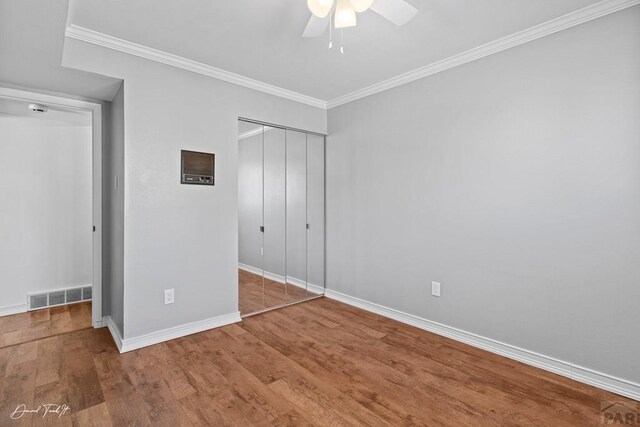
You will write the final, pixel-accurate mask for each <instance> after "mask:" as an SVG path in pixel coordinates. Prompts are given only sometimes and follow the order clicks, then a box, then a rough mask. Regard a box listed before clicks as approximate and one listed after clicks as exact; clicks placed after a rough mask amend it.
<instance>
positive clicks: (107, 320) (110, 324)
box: [102, 316, 123, 353]
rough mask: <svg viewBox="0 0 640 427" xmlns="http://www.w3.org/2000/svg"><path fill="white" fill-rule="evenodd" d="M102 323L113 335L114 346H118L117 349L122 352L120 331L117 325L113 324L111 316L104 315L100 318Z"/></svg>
mask: <svg viewBox="0 0 640 427" xmlns="http://www.w3.org/2000/svg"><path fill="white" fill-rule="evenodd" d="M102 323H103V325H104V326H106V327H107V328H109V332H111V336H112V337H113V341H114V342H115V343H116V347H118V351H119V352H120V353H122V341H123V340H122V333H121V332H120V329H118V326H117V325H116V324H115V322H114V321H113V319H112V318H111V316H104V317H103V318H102Z"/></svg>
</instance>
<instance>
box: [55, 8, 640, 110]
mask: <svg viewBox="0 0 640 427" xmlns="http://www.w3.org/2000/svg"><path fill="white" fill-rule="evenodd" d="M637 4H640V0H603V1H600V2H598V3H595V4H592V5H590V6H586V7H584V8H582V9H578V10H576V11H573V12H570V13H567V14H565V15H562V16H560V17H557V18H554V19H551V20H549V21H546V22H543V23H541V24H538V25H535V26H533V27H530V28H527V29H526V30H523V31H519V32H517V33H514V34H511V35H508V36H506V37H502V38H500V39H497V40H494V41H492V42H489V43H486V44H483V45H481V46H478V47H475V48H473V49H469V50H467V51H465V52H462V53H459V54H456V55H453V56H450V57H448V58H445V59H442V60H440V61H437V62H433V63H431V64H429V65H426V66H424V67H420V68H417V69H415V70H412V71H409V72H406V73H403V74H400V75H398V76H395V77H392V78H390V79H387V80H383V81H381V82H379V83H375V84H373V85H370V86H367V87H365V88H362V89H359V90H356V91H354V92H351V93H348V94H346V95H343V96H340V97H337V98H334V99H331V100H329V101H324V100H322V99H318V98H313V97H310V96H307V95H304V94H301V93H298V92H293V91H290V90H288V89H284V88H281V87H277V86H273V85H270V84H268V83H264V82H261V81H259V80H255V79H251V78H249V77H245V76H241V75H239V74H235V73H231V72H229V71H225V70H222V69H220V68H215V67H212V66H210V65H206V64H203V63H201V62H197V61H193V60H191V59H187V58H183V57H181V56H178V55H174V54H171V53H167V52H163V51H161V50H158V49H153V48H150V47H147V46H144V45H140V44H137V43H133V42H130V41H128V40H123V39H120V38H117V37H113V36H110V35H107V34H103V33H99V32H97V31H93V30H90V29H88V28H83V27H80V26H77V25H73V24H71V25H69V26H68V27H67V29H66V30H65V37H69V38H71V39H75V40H80V41H83V42H86V43H91V44H94V45H97V46H102V47H106V48H108V49H112V50H116V51H119V52H124V53H128V54H130V55H135V56H138V57H141V58H145V59H149V60H152V61H156V62H160V63H163V64H167V65H171V66H173V67H177V68H182V69H184V70H188V71H192V72H194V73H198V74H202V75H205V76H208V77H213V78H215V79H219V80H223V81H226V82H229V83H233V84H237V85H239V86H244V87H247V88H250V89H254V90H257V91H260V92H264V93H268V94H270V95H274V96H278V97H281V98H285V99H289V100H291V101H296V102H300V103H302V104H306V105H310V106H313V107H317V108H322V109H330V108H334V107H338V106H340V105H344V104H347V103H349V102H353V101H356V100H358V99H361V98H365V97H367V96H370V95H374V94H376V93H380V92H383V91H386V90H389V89H393V88H395V87H398V86H401V85H404V84H407V83H411V82H413V81H416V80H419V79H422V78H425V77H428V76H431V75H434V74H437V73H440V72H442V71H446V70H449V69H451V68H454V67H458V66H460V65H464V64H466V63H469V62H472V61H475V60H477V59H481V58H484V57H486V56H489V55H493V54H494V53H498V52H502V51H503V50H507V49H510V48H512V47H515V46H519V45H521V44H524V43H527V42H530V41H533V40H537V39H539V38H542V37H545V36H548V35H550V34H553V33H557V32H558V31H562V30H565V29H567V28H571V27H574V26H576V25H580V24H583V23H585V22H589V21H592V20H594V19H598V18H601V17H603V16H606V15H609V14H611V13H614V12H618V11H620V10H623V9H626V8H628V7H631V6H635V5H637Z"/></svg>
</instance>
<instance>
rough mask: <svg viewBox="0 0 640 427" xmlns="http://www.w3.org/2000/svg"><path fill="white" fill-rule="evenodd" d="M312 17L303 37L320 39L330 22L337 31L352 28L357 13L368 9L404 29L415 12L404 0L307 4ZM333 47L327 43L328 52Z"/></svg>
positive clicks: (309, 0) (331, 0)
mask: <svg viewBox="0 0 640 427" xmlns="http://www.w3.org/2000/svg"><path fill="white" fill-rule="evenodd" d="M307 6H308V7H309V10H310V11H311V13H312V15H311V18H310V19H309V22H308V23H307V27H306V28H305V30H304V33H303V34H302V37H320V36H321V35H323V34H324V32H325V31H326V29H327V27H329V29H330V30H331V25H330V23H331V21H332V20H333V23H334V27H335V28H336V29H341V28H348V27H355V26H356V13H362V12H365V11H367V10H369V9H371V10H373V11H374V12H376V13H377V14H378V15H380V16H382V17H383V18H386V19H388V20H389V21H391V22H393V23H394V24H396V25H404V24H406V23H407V22H409V21H410V20H411V18H413V17H414V16H415V15H416V13H417V12H418V9H416V8H415V7H414V6H413V5H412V4H410V3H408V2H407V1H405V0H307ZM331 46H332V43H331V41H330V42H329V48H331Z"/></svg>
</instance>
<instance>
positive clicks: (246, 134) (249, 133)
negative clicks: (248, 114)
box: [238, 126, 273, 139]
mask: <svg viewBox="0 0 640 427" xmlns="http://www.w3.org/2000/svg"><path fill="white" fill-rule="evenodd" d="M271 129H273V128H272V127H271V126H260V127H257V128H255V129H253V130H249V131H246V132H244V133H241V134H240V135H238V139H245V138H251V137H252V136H256V135H260V134H261V133H263V132H267V131H270V130H271Z"/></svg>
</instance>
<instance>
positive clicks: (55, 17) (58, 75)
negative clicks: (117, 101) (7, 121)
mask: <svg viewBox="0 0 640 427" xmlns="http://www.w3.org/2000/svg"><path fill="white" fill-rule="evenodd" d="M66 20H67V0H0V84H2V83H9V84H10V85H15V86H23V87H27V88H32V89H42V90H46V91H53V92H61V93H67V94H71V95H77V96H82V97H88V98H94V99H104V100H111V99H112V98H113V95H114V94H115V92H116V91H117V90H118V88H119V86H120V81H118V80H116V79H112V78H109V77H105V76H100V75H97V74H92V73H86V72H83V71H78V70H72V69H69V68H63V67H62V66H61V65H60V63H61V59H62V47H63V43H64V30H65V27H66Z"/></svg>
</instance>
